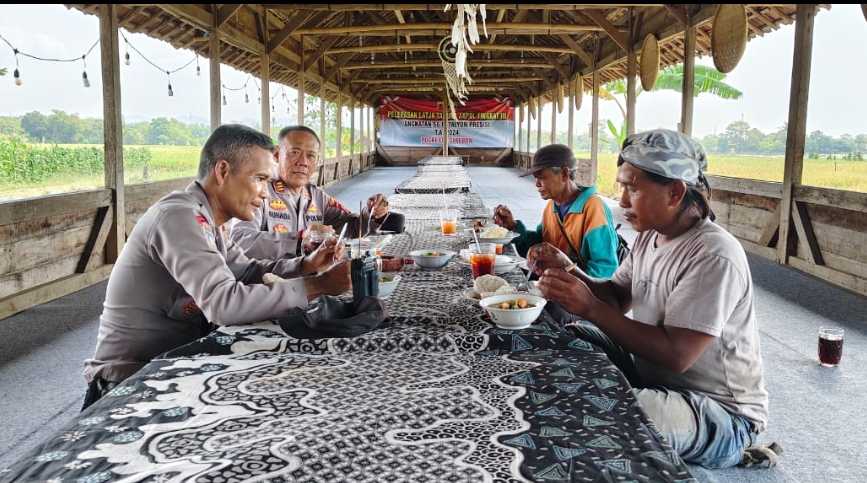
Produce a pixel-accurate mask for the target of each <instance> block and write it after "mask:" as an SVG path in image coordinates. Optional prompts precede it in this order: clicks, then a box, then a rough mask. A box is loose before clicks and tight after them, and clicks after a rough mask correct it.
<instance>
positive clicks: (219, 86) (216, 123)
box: [208, 12, 223, 132]
mask: <svg viewBox="0 0 867 483" xmlns="http://www.w3.org/2000/svg"><path fill="white" fill-rule="evenodd" d="M216 23H217V14H216V12H215V13H214V26H213V27H211V34H210V35H209V36H208V54H209V55H210V56H211V58H210V60H209V61H208V64H209V67H208V72H209V73H210V85H211V90H210V92H211V132H213V131H214V130H215V129H217V128H218V127H220V124H222V123H223V100H222V96H221V94H222V93H223V81H222V80H221V78H220V63H221V62H222V60H221V59H220V34H219V32H218V31H217V25H216Z"/></svg>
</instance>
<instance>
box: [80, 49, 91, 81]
mask: <svg viewBox="0 0 867 483" xmlns="http://www.w3.org/2000/svg"><path fill="white" fill-rule="evenodd" d="M85 56H86V54H85V55H82V56H81V62H82V63H83V64H84V69H83V70H82V71H81V81H82V82H83V83H84V87H90V81H89V80H87V60H86V59H85Z"/></svg>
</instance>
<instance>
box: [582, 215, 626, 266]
mask: <svg viewBox="0 0 867 483" xmlns="http://www.w3.org/2000/svg"><path fill="white" fill-rule="evenodd" d="M581 256H582V257H584V259H585V260H587V275H590V276H591V277H596V278H611V276H612V275H614V271H615V270H617V266H618V265H620V263H619V262H618V261H617V232H615V231H614V229H612V228H611V227H610V226H609V225H602V226H597V227H596V228H594V229H592V230H590V231H589V232H587V233H586V234H585V235H584V240H583V241H582V242H581Z"/></svg>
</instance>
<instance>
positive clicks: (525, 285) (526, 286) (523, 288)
mask: <svg viewBox="0 0 867 483" xmlns="http://www.w3.org/2000/svg"><path fill="white" fill-rule="evenodd" d="M538 261H539V260H538V259H536V260H533V264H532V265H530V271H529V272H527V274H526V275H524V279H525V280H526V281H525V282H521V283H519V284H518V286H516V287H515V290H517V291H519V292H529V291H530V275H532V274H533V269H534V268H536V262H538Z"/></svg>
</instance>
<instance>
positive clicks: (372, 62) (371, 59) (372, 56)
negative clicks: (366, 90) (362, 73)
mask: <svg viewBox="0 0 867 483" xmlns="http://www.w3.org/2000/svg"><path fill="white" fill-rule="evenodd" d="M374 55H375V54H374V53H373V52H371V53H370V65H373V64H375V62H374V61H373V59H374Z"/></svg>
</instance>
